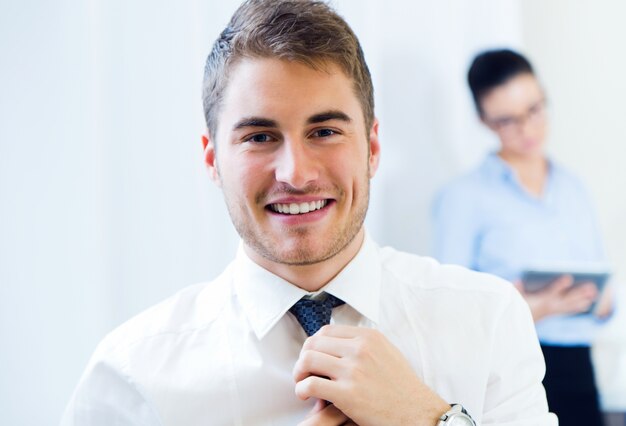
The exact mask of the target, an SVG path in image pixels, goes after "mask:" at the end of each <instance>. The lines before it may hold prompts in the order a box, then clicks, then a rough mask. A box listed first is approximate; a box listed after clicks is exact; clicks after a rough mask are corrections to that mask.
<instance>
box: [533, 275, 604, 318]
mask: <svg viewBox="0 0 626 426" xmlns="http://www.w3.org/2000/svg"><path fill="white" fill-rule="evenodd" d="M563 275H570V276H571V277H572V279H573V280H574V283H573V285H572V288H574V287H576V286H579V285H581V284H584V283H588V282H591V283H593V284H595V286H596V288H597V290H598V298H596V302H597V300H598V299H599V295H600V294H601V293H602V291H603V290H604V287H605V286H606V283H607V282H608V280H609V278H610V276H611V273H610V272H608V271H606V270H604V271H600V270H596V271H592V270H584V271H580V270H579V271H574V270H538V269H529V270H526V271H524V273H523V274H522V284H523V286H524V290H526V291H527V292H528V293H535V292H538V291H541V290H543V289H544V288H546V287H548V286H549V285H550V284H552V283H553V282H554V281H556V280H557V279H558V278H559V277H561V276H563ZM596 302H594V303H593V304H592V305H591V307H590V308H589V310H588V311H587V312H591V311H593V309H594V308H595V305H596Z"/></svg>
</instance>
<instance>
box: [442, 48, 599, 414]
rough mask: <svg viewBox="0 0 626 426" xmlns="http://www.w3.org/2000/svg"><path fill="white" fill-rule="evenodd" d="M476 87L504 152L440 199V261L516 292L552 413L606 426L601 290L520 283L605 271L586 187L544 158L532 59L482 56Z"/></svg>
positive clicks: (472, 77) (541, 105)
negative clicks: (561, 272)
mask: <svg viewBox="0 0 626 426" xmlns="http://www.w3.org/2000/svg"><path fill="white" fill-rule="evenodd" d="M468 82H469V86H470V89H471V91H472V95H473V98H474V102H475V105H476V109H477V111H478V114H479V116H480V119H481V121H482V122H483V123H484V124H485V125H486V126H487V127H488V128H489V129H491V130H492V131H493V132H495V134H496V135H497V136H498V139H499V141H500V146H499V149H498V151H497V152H494V153H492V154H490V155H488V156H487V158H485V160H484V161H483V163H482V164H481V165H480V166H479V167H478V168H477V169H475V170H473V171H471V172H470V173H468V174H466V175H464V176H461V177H459V178H457V179H456V180H454V181H453V182H451V183H450V184H449V185H447V186H446V187H445V188H444V189H443V190H442V191H441V192H440V193H439V194H438V196H437V198H436V200H435V205H434V211H433V214H434V223H435V256H436V257H437V258H438V259H439V260H440V261H442V262H445V263H456V264H460V265H464V266H466V267H469V268H472V269H475V270H478V271H483V272H489V273H492V274H495V275H499V276H501V277H503V278H505V279H507V280H510V281H513V282H516V283H517V284H516V286H517V287H518V289H519V290H520V292H521V293H522V296H523V297H524V298H525V299H526V301H527V302H528V304H529V306H530V309H531V312H532V315H533V318H534V320H535V322H536V327H537V334H538V336H539V340H540V342H541V347H542V350H543V353H544V356H545V359H546V377H545V379H544V386H545V388H546V393H547V397H548V404H549V406H550V410H551V411H553V412H555V413H556V414H557V415H558V416H559V420H560V425H561V426H577V425H585V426H595V425H598V426H599V425H601V424H602V420H601V415H600V410H599V404H598V393H597V389H596V385H595V381H594V374H593V367H592V363H591V356H590V344H591V342H592V339H593V337H594V335H595V334H596V331H597V329H598V327H599V325H600V322H601V321H600V320H599V317H600V316H604V315H607V314H608V311H609V309H605V308H603V309H602V311H601V312H600V310H596V312H595V313H587V314H584V312H586V311H587V310H588V309H589V308H590V306H591V305H592V303H594V302H595V301H596V299H597V297H598V294H597V291H596V288H595V286H594V285H593V284H591V283H589V284H584V285H581V286H576V287H574V288H571V286H572V279H571V277H568V276H563V277H561V278H560V279H558V280H557V281H555V282H554V283H552V284H551V285H550V286H549V287H547V288H546V289H544V290H542V291H540V292H536V293H526V292H525V291H524V289H523V287H522V285H521V283H520V278H521V274H522V272H523V271H524V270H525V269H528V268H530V267H531V266H533V265H545V264H555V263H563V262H567V263H568V264H572V263H576V264H580V265H581V266H584V265H585V264H589V263H592V262H593V263H597V262H605V260H606V259H605V255H604V251H603V248H602V243H601V238H600V235H599V232H598V226H597V223H596V219H595V217H594V214H593V211H592V207H591V202H590V200H589V197H588V195H587V193H586V192H585V190H584V188H583V185H582V184H581V182H580V181H579V180H578V178H577V177H576V176H574V175H573V174H571V173H570V172H569V171H567V170H565V169H564V168H563V167H561V166H560V165H559V164H557V163H555V162H554V161H553V160H552V159H550V158H548V157H547V156H546V152H545V140H546V133H547V127H548V123H547V116H546V98H545V94H544V91H543V89H542V87H541V86H540V84H539V82H538V80H537V78H536V76H535V73H534V71H533V69H532V66H531V65H530V63H529V62H528V60H527V59H526V58H524V57H523V56H522V55H520V54H518V53H516V52H513V51H511V50H494V51H487V52H484V53H482V54H480V55H478V56H477V57H476V58H475V59H474V61H473V63H472V65H471V67H470V70H469V73H468Z"/></svg>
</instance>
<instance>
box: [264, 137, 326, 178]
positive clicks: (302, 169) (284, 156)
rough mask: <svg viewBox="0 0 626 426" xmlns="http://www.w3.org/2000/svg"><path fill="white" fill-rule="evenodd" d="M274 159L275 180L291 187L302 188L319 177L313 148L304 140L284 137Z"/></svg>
mask: <svg viewBox="0 0 626 426" xmlns="http://www.w3.org/2000/svg"><path fill="white" fill-rule="evenodd" d="M275 161H276V164H275V174H276V180H277V181H278V182H283V183H286V184H288V185H290V186H291V187H293V188H296V189H303V188H305V187H306V186H307V185H309V184H310V183H312V182H314V181H315V180H317V179H318V178H319V167H318V166H319V161H318V159H317V158H316V153H315V148H314V147H312V146H309V145H308V144H307V142H306V140H301V139H286V140H285V141H284V142H283V144H282V146H281V147H280V149H279V151H278V153H277V157H276V160H275Z"/></svg>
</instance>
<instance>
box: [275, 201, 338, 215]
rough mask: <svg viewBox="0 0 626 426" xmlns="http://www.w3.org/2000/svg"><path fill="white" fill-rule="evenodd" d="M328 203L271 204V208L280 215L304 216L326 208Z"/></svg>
mask: <svg viewBox="0 0 626 426" xmlns="http://www.w3.org/2000/svg"><path fill="white" fill-rule="evenodd" d="M327 203H328V202H327V201H326V200H318V201H311V202H310V203H299V204H298V203H290V204H280V203H275V204H271V205H270V208H271V209H272V210H274V211H275V212H278V213H283V214H304V213H309V212H312V211H315V210H319V209H321V208H322V207H325V206H326V204H327Z"/></svg>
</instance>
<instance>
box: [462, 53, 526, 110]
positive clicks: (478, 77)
mask: <svg viewBox="0 0 626 426" xmlns="http://www.w3.org/2000/svg"><path fill="white" fill-rule="evenodd" d="M525 73H528V74H534V72H533V67H532V65H530V62H529V61H528V59H526V58H525V57H524V56H522V55H521V54H519V53H517V52H514V51H512V50H509V49H500V50H487V51H485V52H482V53H480V54H478V55H477V56H476V57H475V58H474V60H473V61H472V65H471V66H470V69H469V71H468V72H467V82H468V83H469V87H470V90H471V91H472V97H473V98H474V105H476V110H477V111H478V114H480V115H481V116H482V114H483V111H482V108H481V106H480V101H481V100H482V98H483V97H484V96H485V95H486V94H487V93H488V92H489V91H490V90H492V89H493V88H495V87H496V86H499V85H501V84H503V83H505V82H507V81H508V80H509V79H511V78H513V77H515V76H517V75H519V74H525Z"/></svg>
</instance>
